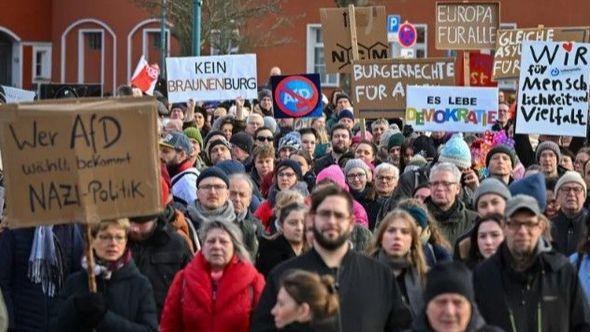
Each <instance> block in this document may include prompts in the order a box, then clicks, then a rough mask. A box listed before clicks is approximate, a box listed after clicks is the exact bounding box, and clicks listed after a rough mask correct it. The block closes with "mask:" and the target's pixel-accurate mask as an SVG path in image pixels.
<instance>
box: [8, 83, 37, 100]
mask: <svg viewBox="0 0 590 332" xmlns="http://www.w3.org/2000/svg"><path fill="white" fill-rule="evenodd" d="M0 94H2V96H0V98H3V99H4V100H5V102H6V103H22V102H27V101H33V100H35V96H36V95H37V94H36V93H35V92H34V91H28V90H23V89H18V88H13V87H10V86H5V85H0Z"/></svg>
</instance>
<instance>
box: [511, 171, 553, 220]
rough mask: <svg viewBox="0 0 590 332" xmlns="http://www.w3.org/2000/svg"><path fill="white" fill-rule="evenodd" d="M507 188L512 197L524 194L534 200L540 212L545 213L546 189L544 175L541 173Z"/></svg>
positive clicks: (513, 183) (527, 177) (515, 182)
mask: <svg viewBox="0 0 590 332" xmlns="http://www.w3.org/2000/svg"><path fill="white" fill-rule="evenodd" d="M508 188H509V189H510V193H511V194H512V196H516V195H518V194H524V195H528V196H531V197H533V198H535V199H536V200H537V202H538V203H539V207H540V208H541V211H545V208H546V207H547V188H546V187H545V175H543V173H541V172H539V173H535V174H532V175H529V176H526V177H524V178H522V179H520V180H518V181H514V182H512V184H511V185H510V186H509V187H508Z"/></svg>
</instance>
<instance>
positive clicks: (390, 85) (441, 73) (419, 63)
mask: <svg viewBox="0 0 590 332" xmlns="http://www.w3.org/2000/svg"><path fill="white" fill-rule="evenodd" d="M426 84H427V85H454V84H455V62H454V59H453V58H429V59H386V60H365V61H359V62H355V63H354V64H353V70H352V92H353V93H352V94H353V99H354V103H355V106H356V107H355V111H357V112H359V117H364V118H368V119H373V118H381V117H385V118H387V117H391V116H403V114H404V110H405V108H406V86H408V85H426ZM396 112H397V113H398V114H395V113H396Z"/></svg>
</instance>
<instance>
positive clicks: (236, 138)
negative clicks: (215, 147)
mask: <svg viewBox="0 0 590 332" xmlns="http://www.w3.org/2000/svg"><path fill="white" fill-rule="evenodd" d="M229 142H230V143H231V144H233V145H235V146H237V147H238V148H240V149H242V150H243V151H244V152H246V153H248V154H251V153H252V148H253V146H254V140H253V139H252V136H250V135H248V134H247V133H245V132H243V131H240V132H239V133H235V134H233V135H232V137H231V138H230V139H229Z"/></svg>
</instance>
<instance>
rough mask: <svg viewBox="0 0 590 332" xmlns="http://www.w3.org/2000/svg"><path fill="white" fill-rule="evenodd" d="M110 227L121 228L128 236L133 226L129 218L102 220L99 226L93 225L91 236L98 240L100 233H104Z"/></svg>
mask: <svg viewBox="0 0 590 332" xmlns="http://www.w3.org/2000/svg"><path fill="white" fill-rule="evenodd" d="M110 226H114V227H117V228H121V229H123V230H124V231H125V234H127V233H129V228H130V227H131V224H130V223H129V219H127V218H120V219H108V220H101V221H100V222H99V223H98V224H95V225H92V228H91V229H90V235H92V237H93V238H96V235H97V234H98V233H100V232H102V231H104V230H105V229H107V228H109V227H110Z"/></svg>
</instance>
